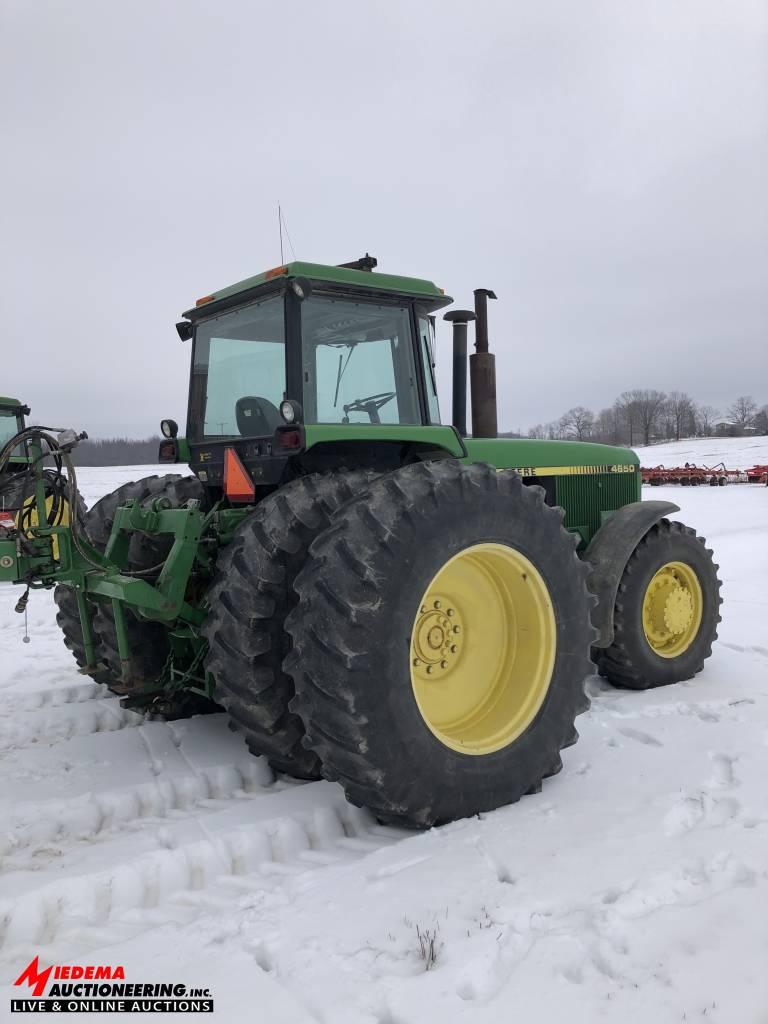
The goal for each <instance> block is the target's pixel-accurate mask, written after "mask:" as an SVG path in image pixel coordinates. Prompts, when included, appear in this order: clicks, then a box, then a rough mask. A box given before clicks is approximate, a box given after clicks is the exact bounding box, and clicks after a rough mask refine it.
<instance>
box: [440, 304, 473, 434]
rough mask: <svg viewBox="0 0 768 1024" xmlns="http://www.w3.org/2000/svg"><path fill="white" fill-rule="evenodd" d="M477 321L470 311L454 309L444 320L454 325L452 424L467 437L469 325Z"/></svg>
mask: <svg viewBox="0 0 768 1024" xmlns="http://www.w3.org/2000/svg"><path fill="white" fill-rule="evenodd" d="M474 319H475V314H474V313H473V312H472V310H470V309H452V310H451V311H450V313H446V314H445V316H444V317H443V320H447V321H448V322H449V323H451V324H453V395H452V398H453V409H452V410H451V412H452V415H451V423H453V425H454V427H455V428H456V429H457V430H458V432H459V433H460V434H461V436H462V437H466V436H467V324H468V323H470V322H471V321H472V320H474Z"/></svg>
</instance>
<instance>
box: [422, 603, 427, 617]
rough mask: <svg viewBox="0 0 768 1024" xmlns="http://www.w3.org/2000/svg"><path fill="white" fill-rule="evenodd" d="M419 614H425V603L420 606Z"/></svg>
mask: <svg viewBox="0 0 768 1024" xmlns="http://www.w3.org/2000/svg"><path fill="white" fill-rule="evenodd" d="M421 614H422V615H426V614H427V606H426V605H425V604H423V605H422V606H421Z"/></svg>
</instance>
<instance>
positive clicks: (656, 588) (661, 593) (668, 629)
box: [643, 562, 704, 658]
mask: <svg viewBox="0 0 768 1024" xmlns="http://www.w3.org/2000/svg"><path fill="white" fill-rule="evenodd" d="M703 609H704V601H703V598H702V594H701V584H700V583H699V580H698V577H697V575H696V573H695V572H694V571H693V569H692V568H691V567H690V565H686V564H685V562H667V563H666V565H662V567H661V568H660V569H659V571H658V572H657V573H656V574H655V576H654V577H653V579H652V580H651V582H650V583H649V584H648V587H647V588H646V591H645V597H644V598H643V631H644V633H645V639H646V640H647V641H648V643H649V645H650V647H651V648H652V650H653V651H654V653H656V654H658V655H659V657H661V658H677V657H678V656H679V655H681V654H682V653H683V652H684V651H687V650H688V648H689V647H690V646H691V644H692V643H693V641H694V640H695V638H696V635H697V633H698V632H699V627H700V626H701V616H702V612H703Z"/></svg>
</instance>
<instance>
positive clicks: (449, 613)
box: [446, 608, 456, 615]
mask: <svg viewBox="0 0 768 1024" xmlns="http://www.w3.org/2000/svg"><path fill="white" fill-rule="evenodd" d="M455 614H456V613H455V612H454V610H453V608H449V609H448V610H447V612H446V615H455Z"/></svg>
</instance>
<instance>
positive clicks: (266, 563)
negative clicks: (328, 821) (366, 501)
mask: <svg viewBox="0 0 768 1024" xmlns="http://www.w3.org/2000/svg"><path fill="white" fill-rule="evenodd" d="M373 476H374V474H373V473H370V472H368V471H365V470H358V471H354V472H347V473H341V472H339V473H331V474H328V475H327V476H306V477H301V478H300V479H298V480H294V481H293V482H292V483H289V484H287V485H286V486H285V487H281V488H280V490H278V491H276V492H275V493H273V494H271V495H269V496H268V497H267V498H264V500H263V501H262V502H260V504H259V505H258V506H257V507H256V508H255V510H254V511H253V513H252V514H251V515H249V516H248V518H247V519H245V520H244V522H243V523H242V524H241V525H240V527H239V528H238V530H237V532H236V533H235V536H234V538H233V540H232V543H231V544H229V545H228V546H227V547H225V548H224V549H222V551H221V553H220V554H219V557H218V561H217V564H216V576H215V578H214V582H213V584H212V585H211V588H210V590H209V591H208V594H207V595H206V600H207V603H208V605H209V606H210V608H211V612H210V614H209V616H208V618H207V619H206V621H205V624H204V626H203V635H204V636H205V637H206V639H207V640H208V645H209V649H208V655H207V657H206V663H205V665H206V670H207V671H208V672H210V673H211V674H212V675H213V678H214V680H215V684H216V697H217V699H218V700H219V701H220V702H221V703H222V704H223V705H224V707H225V708H226V709H227V711H228V712H229V715H230V720H231V724H232V726H233V728H235V729H236V730H237V731H238V732H241V733H242V734H243V736H244V738H245V742H246V743H247V745H248V748H249V750H250V751H251V753H253V754H256V755H263V756H265V757H267V758H268V760H269V763H270V764H271V765H272V767H273V768H275V769H276V770H277V771H281V772H285V773H286V774H288V775H293V776H294V777H296V778H300V779H318V778H320V762H319V760H318V758H317V755H316V754H315V753H314V752H312V751H311V750H307V749H306V748H305V747H304V746H303V745H302V739H303V737H304V726H303V725H302V722H301V719H300V718H298V716H297V715H295V714H293V713H292V712H291V711H290V710H289V708H288V704H289V701H290V700H291V698H292V697H293V695H294V688H293V681H292V680H291V678H290V676H289V675H287V674H286V673H285V672H284V671H283V658H284V657H285V655H286V653H287V652H288V650H289V648H290V637H289V636H288V634H287V633H286V632H285V628H284V622H285V617H286V615H287V614H288V612H289V611H290V609H291V608H292V607H293V606H294V605H295V604H296V595H295V593H294V591H293V582H294V580H295V578H296V575H297V574H298V572H299V570H300V569H301V568H302V566H303V565H304V562H305V560H306V557H307V552H308V551H309V546H310V544H311V543H312V541H313V540H314V539H315V537H316V536H317V535H318V534H319V533H321V532H322V531H323V530H325V529H326V527H327V526H328V524H329V522H330V520H331V516H332V515H333V514H334V513H335V512H336V510H337V509H338V508H339V507H340V506H341V505H343V504H344V503H345V502H348V501H350V500H351V499H352V498H353V497H354V496H355V494H357V493H359V491H360V490H361V489H362V488H363V487H364V486H365V485H366V484H367V483H368V482H369V481H370V480H371V479H372V478H373Z"/></svg>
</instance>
